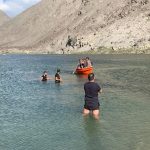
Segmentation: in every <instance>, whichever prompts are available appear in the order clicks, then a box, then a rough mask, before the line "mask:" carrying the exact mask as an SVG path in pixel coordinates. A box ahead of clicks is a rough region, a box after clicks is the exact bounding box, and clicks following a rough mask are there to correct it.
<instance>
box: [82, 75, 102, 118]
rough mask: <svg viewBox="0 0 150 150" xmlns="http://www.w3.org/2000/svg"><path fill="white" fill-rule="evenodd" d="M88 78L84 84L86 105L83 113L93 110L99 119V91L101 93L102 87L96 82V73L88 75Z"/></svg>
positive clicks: (93, 113) (86, 113)
mask: <svg viewBox="0 0 150 150" xmlns="http://www.w3.org/2000/svg"><path fill="white" fill-rule="evenodd" d="M88 80H89V82H87V83H85V84H84V91H85V105H84V108H83V114H84V115H88V114H89V113H90V112H92V115H93V116H94V117H95V118H96V119H98V118H99V114H100V111H99V106H100V104H99V100H98V93H101V92H102V89H101V87H100V86H99V85H98V84H97V83H95V77H94V73H90V74H89V75H88Z"/></svg>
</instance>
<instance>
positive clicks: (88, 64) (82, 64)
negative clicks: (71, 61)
mask: <svg viewBox="0 0 150 150" xmlns="http://www.w3.org/2000/svg"><path fill="white" fill-rule="evenodd" d="M92 66H93V63H92V62H91V60H90V58H89V57H86V58H81V59H79V64H78V65H77V69H80V68H86V67H92Z"/></svg>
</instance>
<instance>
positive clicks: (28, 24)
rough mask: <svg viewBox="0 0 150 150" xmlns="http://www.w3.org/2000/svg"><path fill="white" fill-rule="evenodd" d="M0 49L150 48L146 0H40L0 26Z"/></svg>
mask: <svg viewBox="0 0 150 150" xmlns="http://www.w3.org/2000/svg"><path fill="white" fill-rule="evenodd" d="M0 49H1V51H6V50H9V51H27V52H30V51H32V52H36V53H38V52H39V53H40V52H46V53H74V52H82V51H91V52H95V51H98V52H99V53H150V50H149V49H150V1H149V0H92V1H90V0H61V1H60V0H43V1H42V2H40V3H38V4H37V5H35V6H33V7H31V8H30V9H28V10H27V11H25V12H23V13H22V14H20V15H19V16H17V17H15V18H14V19H12V20H11V21H9V22H8V23H7V24H5V25H4V26H1V27H0Z"/></svg>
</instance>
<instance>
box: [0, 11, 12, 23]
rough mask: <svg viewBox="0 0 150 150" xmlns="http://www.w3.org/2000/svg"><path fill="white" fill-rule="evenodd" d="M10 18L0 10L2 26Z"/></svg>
mask: <svg viewBox="0 0 150 150" xmlns="http://www.w3.org/2000/svg"><path fill="white" fill-rule="evenodd" d="M9 19H10V18H9V17H8V16H7V15H6V14H5V13H4V12H2V11H1V10H0V26H1V25H2V24H4V23H5V22H7V21H8V20H9Z"/></svg>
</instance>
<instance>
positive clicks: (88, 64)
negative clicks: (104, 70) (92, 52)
mask: <svg viewBox="0 0 150 150" xmlns="http://www.w3.org/2000/svg"><path fill="white" fill-rule="evenodd" d="M92 65H93V63H92V62H91V60H90V58H89V57H86V58H85V66H86V67H92Z"/></svg>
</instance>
